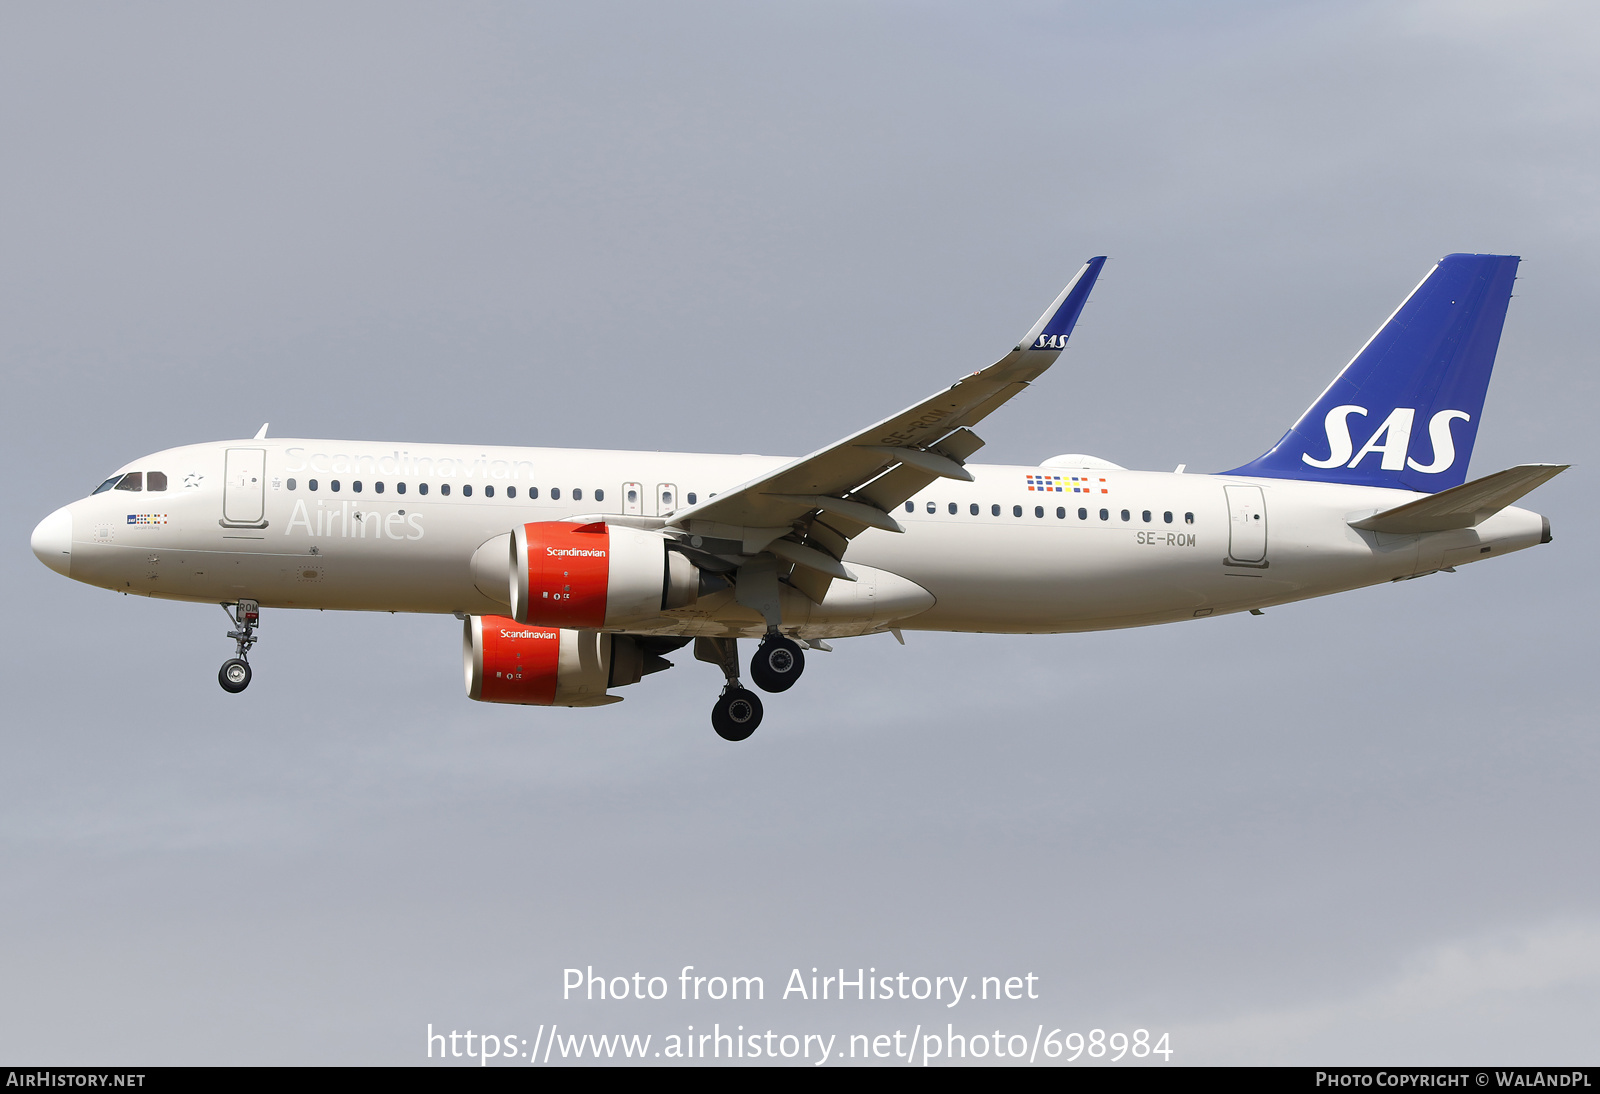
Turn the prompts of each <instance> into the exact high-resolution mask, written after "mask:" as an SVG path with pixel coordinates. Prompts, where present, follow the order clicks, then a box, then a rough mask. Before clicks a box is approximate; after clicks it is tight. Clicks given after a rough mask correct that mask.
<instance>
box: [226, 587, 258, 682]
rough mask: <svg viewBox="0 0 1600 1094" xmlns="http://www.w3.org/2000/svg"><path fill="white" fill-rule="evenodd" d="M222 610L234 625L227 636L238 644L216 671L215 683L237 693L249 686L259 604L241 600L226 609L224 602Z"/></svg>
mask: <svg viewBox="0 0 1600 1094" xmlns="http://www.w3.org/2000/svg"><path fill="white" fill-rule="evenodd" d="M222 610H223V611H225V612H228V621H229V622H230V623H233V624H235V625H236V629H235V630H231V631H229V632H228V637H229V638H231V639H233V640H234V642H235V643H237V645H238V650H237V652H236V653H235V654H234V656H232V657H230V658H228V659H227V660H226V661H224V662H223V663H222V668H221V669H220V670H219V671H218V672H217V683H219V684H221V685H222V690H223V691H226V692H229V693H230V694H233V695H237V694H238V693H239V692H241V691H243V690H244V689H245V688H247V687H249V686H250V662H249V661H248V660H247V658H248V657H249V656H250V647H251V646H253V645H255V644H256V642H257V639H256V628H257V627H259V626H260V625H261V605H260V604H258V603H256V602H255V601H254V600H241V601H239V602H238V603H237V604H235V605H234V606H233V610H232V611H228V606H227V605H226V604H224V605H223V606H222Z"/></svg>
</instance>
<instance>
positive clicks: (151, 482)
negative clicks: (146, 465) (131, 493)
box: [144, 471, 167, 490]
mask: <svg viewBox="0 0 1600 1094" xmlns="http://www.w3.org/2000/svg"><path fill="white" fill-rule="evenodd" d="M144 488H145V489H146V490H165V489H166V488H167V473H166V472H165V471H152V472H150V473H149V474H148V475H146V476H145V484H144Z"/></svg>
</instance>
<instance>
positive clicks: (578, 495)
mask: <svg viewBox="0 0 1600 1094" xmlns="http://www.w3.org/2000/svg"><path fill="white" fill-rule="evenodd" d="M661 496H662V497H663V498H665V497H666V495H665V494H663V495H661ZM572 500H573V501H582V500H583V491H582V490H574V491H573V492H572Z"/></svg>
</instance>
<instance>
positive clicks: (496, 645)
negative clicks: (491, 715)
mask: <svg viewBox="0 0 1600 1094" xmlns="http://www.w3.org/2000/svg"><path fill="white" fill-rule="evenodd" d="M612 643H613V636H612V635H609V634H596V633H594V632H593V631H587V632H585V631H574V630H564V629H562V628H559V627H541V626H529V625H527V624H523V623H518V622H517V621H516V620H514V619H507V618H506V617H505V616H503V615H474V616H468V617H467V621H466V627H465V628H464V631H463V633H462V638H461V660H462V667H463V668H464V669H465V671H466V677H467V695H468V697H469V698H473V699H478V700H481V701H483V702H485V703H521V704H524V705H528V706H541V707H549V706H559V707H576V706H599V705H601V704H603V703H615V702H620V701H621V697H620V696H614V695H607V694H606V687H607V686H608V685H609V684H610V683H611V676H612V672H611V668H612V666H611V655H612ZM635 679H637V677H635ZM623 682H624V683H632V682H633V681H631V680H628V681H623Z"/></svg>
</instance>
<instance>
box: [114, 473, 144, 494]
mask: <svg viewBox="0 0 1600 1094" xmlns="http://www.w3.org/2000/svg"><path fill="white" fill-rule="evenodd" d="M117 489H118V490H143V489H144V472H143V471H129V472H128V473H127V474H126V475H124V476H122V481H121V482H119V483H117Z"/></svg>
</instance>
